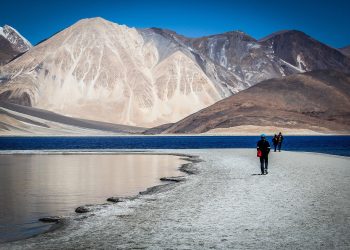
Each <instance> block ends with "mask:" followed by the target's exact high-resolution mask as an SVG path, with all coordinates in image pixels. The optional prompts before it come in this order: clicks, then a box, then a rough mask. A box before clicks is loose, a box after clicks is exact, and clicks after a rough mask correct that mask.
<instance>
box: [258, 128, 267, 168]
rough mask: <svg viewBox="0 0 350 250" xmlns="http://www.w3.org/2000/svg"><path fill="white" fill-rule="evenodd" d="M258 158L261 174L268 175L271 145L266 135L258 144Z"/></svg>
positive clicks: (263, 135)
mask: <svg viewBox="0 0 350 250" xmlns="http://www.w3.org/2000/svg"><path fill="white" fill-rule="evenodd" d="M257 151H258V153H257V154H258V157H260V169H261V174H262V175H265V174H267V173H268V172H267V166H268V163H269V153H270V143H269V142H268V141H267V140H266V136H265V134H262V135H261V140H260V141H258V143H257Z"/></svg>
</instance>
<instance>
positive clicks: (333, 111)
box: [163, 71, 350, 133]
mask: <svg viewBox="0 0 350 250" xmlns="http://www.w3.org/2000/svg"><path fill="white" fill-rule="evenodd" d="M247 125H252V126H274V127H278V128H290V129H291V128H295V129H309V130H312V131H320V132H329V131H338V132H347V133H349V132H350V75H349V74H345V73H342V72H336V71H314V72H308V73H301V74H296V75H292V76H287V77H284V78H280V79H270V80H266V81H263V82H261V83H259V84H257V85H255V86H253V87H251V88H249V89H247V90H244V91H241V92H239V93H238V94H235V95H233V96H230V97H228V98H226V99H224V100H221V101H219V102H217V103H215V104H214V105H212V106H210V107H208V108H205V109H203V110H201V111H199V112H197V113H195V114H193V115H190V116H188V117H186V118H185V119H183V120H181V121H179V122H177V123H175V124H173V125H172V126H170V127H168V128H165V130H163V133H203V132H207V131H210V130H217V129H219V128H222V129H224V128H225V129H227V128H234V127H237V126H247ZM227 131H228V130H227Z"/></svg>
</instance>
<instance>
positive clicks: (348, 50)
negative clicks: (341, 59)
mask: <svg viewBox="0 0 350 250" xmlns="http://www.w3.org/2000/svg"><path fill="white" fill-rule="evenodd" d="M340 51H341V52H342V53H343V54H344V55H346V56H349V57H350V46H346V47H344V48H341V49H340Z"/></svg>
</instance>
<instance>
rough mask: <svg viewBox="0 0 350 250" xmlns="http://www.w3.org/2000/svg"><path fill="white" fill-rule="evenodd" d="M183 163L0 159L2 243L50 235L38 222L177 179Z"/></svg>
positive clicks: (164, 158)
mask: <svg viewBox="0 0 350 250" xmlns="http://www.w3.org/2000/svg"><path fill="white" fill-rule="evenodd" d="M183 162H184V161H183V160H180V159H179V157H176V156H171V155H138V154H129V155H109V154H100V155H94V154H80V155H79V154H77V155H59V154H58V155H42V154H41V155H40V154H36V155H35V154H34V155H30V154H29V155H0V173H1V174H0V201H1V203H0V242H4V241H9V240H15V239H20V238H25V237H28V236H32V235H35V234H38V233H41V232H44V231H46V230H48V228H49V227H50V226H51V225H48V224H44V223H41V222H38V219H39V218H41V217H44V216H52V215H68V214H70V213H72V211H74V209H75V208H76V207H78V206H80V205H85V204H96V203H104V202H105V201H106V198H108V197H110V196H118V195H119V196H125V195H135V194H137V193H138V192H139V191H143V190H145V189H146V188H147V187H151V186H154V185H157V184H160V181H159V178H161V177H165V176H178V175H181V173H180V172H179V171H178V168H179V167H180V166H181V164H182V163H183Z"/></svg>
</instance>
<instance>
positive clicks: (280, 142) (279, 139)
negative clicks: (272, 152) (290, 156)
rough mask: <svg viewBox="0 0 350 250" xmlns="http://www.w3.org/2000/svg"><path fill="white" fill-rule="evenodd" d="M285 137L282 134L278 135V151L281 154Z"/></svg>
mask: <svg viewBox="0 0 350 250" xmlns="http://www.w3.org/2000/svg"><path fill="white" fill-rule="evenodd" d="M283 139H284V138H283V135H282V133H281V132H280V133H279V134H278V151H279V152H281V148H282V142H283Z"/></svg>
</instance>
